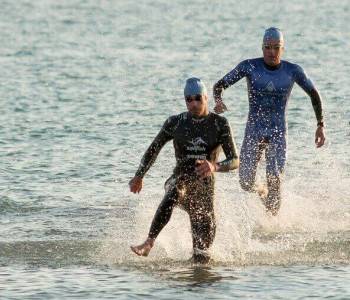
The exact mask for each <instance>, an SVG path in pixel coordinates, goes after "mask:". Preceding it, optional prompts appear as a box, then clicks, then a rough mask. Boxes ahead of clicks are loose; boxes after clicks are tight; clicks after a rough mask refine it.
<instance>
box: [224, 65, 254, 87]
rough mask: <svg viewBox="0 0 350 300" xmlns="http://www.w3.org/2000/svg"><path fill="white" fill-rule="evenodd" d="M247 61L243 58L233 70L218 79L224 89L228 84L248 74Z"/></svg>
mask: <svg viewBox="0 0 350 300" xmlns="http://www.w3.org/2000/svg"><path fill="white" fill-rule="evenodd" d="M248 69H249V62H248V60H244V61H242V62H241V63H239V64H238V65H237V66H236V67H235V68H234V69H233V70H231V71H230V72H228V73H227V74H226V75H225V76H224V77H223V78H222V79H221V80H220V81H221V83H222V85H223V88H224V89H226V88H228V87H229V86H231V85H233V84H234V83H236V82H237V81H239V80H240V79H242V78H243V77H245V76H247V75H248Z"/></svg>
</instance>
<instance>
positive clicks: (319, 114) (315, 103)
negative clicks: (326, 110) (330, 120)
mask: <svg viewBox="0 0 350 300" xmlns="http://www.w3.org/2000/svg"><path fill="white" fill-rule="evenodd" d="M308 95H309V96H310V99H311V103H312V107H313V109H314V112H315V116H316V120H317V124H320V123H323V109H322V99H321V96H320V94H319V92H318V91H317V90H316V89H315V88H314V89H312V90H311V91H310V92H309V93H308Z"/></svg>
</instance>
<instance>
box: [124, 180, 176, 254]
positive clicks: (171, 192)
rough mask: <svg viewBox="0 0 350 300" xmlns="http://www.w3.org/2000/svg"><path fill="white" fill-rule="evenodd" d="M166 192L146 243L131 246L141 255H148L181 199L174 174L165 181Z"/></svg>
mask: <svg viewBox="0 0 350 300" xmlns="http://www.w3.org/2000/svg"><path fill="white" fill-rule="evenodd" d="M165 189H166V193H165V196H164V198H163V200H162V202H161V203H160V205H159V206H158V209H157V211H156V213H155V215H154V217H153V221H152V224H151V228H150V230H149V234H148V237H147V239H146V241H145V242H144V243H142V244H141V245H138V246H131V247H130V248H131V250H132V251H133V252H134V253H136V254H137V255H139V256H148V254H149V252H150V251H151V249H152V247H153V245H154V242H155V240H156V238H157V236H158V234H159V233H160V232H161V231H162V229H163V228H164V226H165V225H166V224H167V223H168V222H169V220H170V217H171V215H172V213H173V209H174V207H175V205H176V204H177V202H178V200H179V196H180V195H181V191H180V190H179V188H178V186H177V184H176V179H175V177H174V176H172V177H170V178H169V179H168V180H167V181H166V183H165Z"/></svg>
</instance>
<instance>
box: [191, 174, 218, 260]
mask: <svg viewBox="0 0 350 300" xmlns="http://www.w3.org/2000/svg"><path fill="white" fill-rule="evenodd" d="M197 187H198V186H197ZM191 191H192V192H191V194H190V195H189V197H188V198H189V199H188V201H190V205H189V211H188V213H189V215H190V222H191V229H192V243H193V257H192V260H193V262H194V263H208V262H209V260H210V256H209V253H208V249H209V248H210V246H211V245H212V244H213V241H214V238H215V232H216V223H215V215H214V205H213V202H214V182H213V179H209V178H208V180H207V181H206V182H204V183H203V184H202V186H201V187H199V188H198V189H191ZM193 191H195V192H196V194H194V193H193Z"/></svg>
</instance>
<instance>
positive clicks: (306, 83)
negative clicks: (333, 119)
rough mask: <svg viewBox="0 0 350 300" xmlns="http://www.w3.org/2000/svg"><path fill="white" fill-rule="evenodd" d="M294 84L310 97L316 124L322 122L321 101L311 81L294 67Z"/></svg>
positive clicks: (300, 70) (299, 69)
mask: <svg viewBox="0 0 350 300" xmlns="http://www.w3.org/2000/svg"><path fill="white" fill-rule="evenodd" d="M295 82H296V83H297V84H298V85H299V86H300V87H301V88H302V89H303V90H304V91H305V92H306V93H307V94H308V95H309V96H310V98H311V103H312V107H313V109H314V111H315V115H316V119H317V121H318V122H322V121H323V109H322V99H321V96H320V94H319V92H318V91H317V89H316V87H315V85H314V84H313V82H312V81H311V79H310V78H309V77H308V76H307V75H306V73H305V72H304V70H303V69H302V68H301V67H300V66H298V65H297V66H296V71H295Z"/></svg>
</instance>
